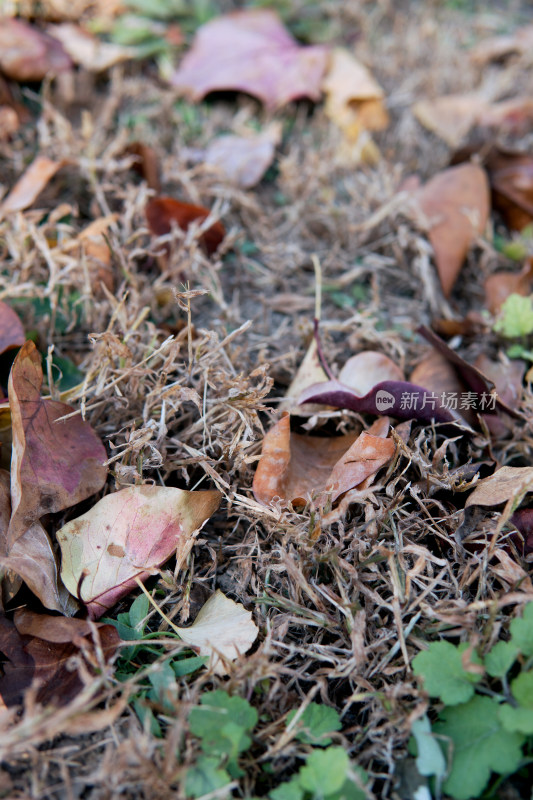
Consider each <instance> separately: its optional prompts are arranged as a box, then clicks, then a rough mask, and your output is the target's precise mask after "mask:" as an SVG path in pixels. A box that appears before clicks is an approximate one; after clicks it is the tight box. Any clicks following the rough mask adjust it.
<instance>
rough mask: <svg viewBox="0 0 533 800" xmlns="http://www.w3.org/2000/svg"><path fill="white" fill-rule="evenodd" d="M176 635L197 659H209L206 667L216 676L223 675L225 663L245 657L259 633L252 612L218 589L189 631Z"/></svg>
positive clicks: (225, 670)
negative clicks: (185, 643) (188, 646)
mask: <svg viewBox="0 0 533 800" xmlns="http://www.w3.org/2000/svg"><path fill="white" fill-rule="evenodd" d="M177 631H178V633H179V635H180V636H181V638H182V639H183V641H184V642H187V644H190V645H191V647H192V648H193V649H194V650H196V651H197V652H198V653H199V655H201V656H208V657H209V658H210V664H209V666H210V668H211V669H213V671H214V672H215V673H216V674H217V675H226V674H227V669H226V666H225V664H224V661H225V660H227V661H235V659H237V658H239V657H240V656H242V655H244V653H246V652H247V651H248V650H249V649H250V647H251V646H252V645H253V643H254V642H255V640H256V639H257V635H258V633H259V630H258V628H257V625H256V624H255V622H254V621H253V620H252V612H251V611H246V609H245V608H244V606H242V605H241V604H240V603H235V602H234V601H233V600H230V598H229V597H226V596H225V595H224V594H223V593H222V592H221V591H220V589H217V591H216V592H215V594H214V595H212V597H210V598H209V600H208V601H207V602H206V603H205V605H204V606H202V608H201V609H200V611H199V612H198V616H197V617H196V619H195V620H194V622H193V624H192V625H191V626H190V627H188V628H177Z"/></svg>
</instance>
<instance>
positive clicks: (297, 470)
mask: <svg viewBox="0 0 533 800" xmlns="http://www.w3.org/2000/svg"><path fill="white" fill-rule="evenodd" d="M388 428H389V424H388V420H379V421H377V422H376V424H375V425H374V426H372V428H371V429H370V431H368V432H366V431H364V432H363V433H361V434H360V435H359V436H356V435H355V434H347V435H345V436H336V437H331V438H325V437H320V436H302V435H300V434H296V433H292V432H291V430H290V416H289V415H288V414H285V415H284V416H283V417H282V418H281V419H280V420H279V421H278V422H277V423H276V425H274V427H273V428H271V430H270V431H268V433H267V434H266V436H265V438H264V440H263V448H262V452H261V458H260V460H259V464H258V465H257V470H256V472H255V476H254V481H253V492H254V496H255V498H256V500H258V501H259V502H260V503H263V504H264V505H269V504H270V503H271V502H272V501H273V500H275V499H276V498H279V499H280V500H281V501H282V502H283V503H289V502H290V503H292V504H293V505H296V506H301V505H305V504H306V503H307V502H308V501H309V500H311V499H313V500H314V501H315V503H316V504H317V505H318V506H322V505H323V504H324V503H325V502H326V500H327V499H328V498H329V499H330V500H331V502H335V501H336V500H337V499H338V498H339V497H340V496H341V495H342V494H344V493H345V492H347V491H348V490H350V489H352V488H353V487H354V486H358V485H359V484H361V483H363V481H365V480H366V479H367V478H369V476H372V475H374V474H375V473H376V472H377V471H378V470H379V469H381V467H383V466H384V465H385V464H387V463H388V462H389V461H390V459H391V458H392V456H393V455H394V451H395V445H394V442H393V441H392V440H391V439H387V438H385V437H386V436H387V432H388Z"/></svg>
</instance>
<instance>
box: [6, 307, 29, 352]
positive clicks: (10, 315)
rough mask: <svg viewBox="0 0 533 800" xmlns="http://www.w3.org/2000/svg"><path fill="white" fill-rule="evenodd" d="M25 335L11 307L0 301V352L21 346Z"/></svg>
mask: <svg viewBox="0 0 533 800" xmlns="http://www.w3.org/2000/svg"><path fill="white" fill-rule="evenodd" d="M25 339H26V336H25V334H24V326H23V324H22V322H21V321H20V319H19V318H18V316H17V314H16V313H15V312H14V311H13V309H12V308H11V307H10V306H8V305H7V303H3V302H2V301H0V353H4V352H5V351H6V350H11V348H13V347H22V345H23V344H24V341H25Z"/></svg>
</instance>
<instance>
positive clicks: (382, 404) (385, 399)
mask: <svg viewBox="0 0 533 800" xmlns="http://www.w3.org/2000/svg"><path fill="white" fill-rule="evenodd" d="M394 403H395V400H394V395H393V394H391V393H390V392H386V391H385V389H380V390H379V392H378V393H377V394H376V408H377V410H378V411H387V409H388V408H390V407H391V406H393V405H394Z"/></svg>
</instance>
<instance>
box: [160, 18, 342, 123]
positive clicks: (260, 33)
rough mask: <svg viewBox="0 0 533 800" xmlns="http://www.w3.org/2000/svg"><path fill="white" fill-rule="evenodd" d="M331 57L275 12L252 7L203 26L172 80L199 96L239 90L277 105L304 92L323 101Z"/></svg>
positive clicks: (189, 94)
mask: <svg viewBox="0 0 533 800" xmlns="http://www.w3.org/2000/svg"><path fill="white" fill-rule="evenodd" d="M327 58H328V54H327V50H326V48H325V47H322V46H319V45H315V46H312V47H302V46H301V45H299V44H298V43H297V42H296V41H295V39H293V38H292V36H291V35H290V33H289V32H288V31H287V30H286V29H285V27H284V26H283V23H282V22H281V20H280V19H279V17H278V15H277V13H276V12H275V11H271V10H269V9H246V10H243V11H235V12H233V13H232V14H226V15H224V16H221V17H217V18H216V19H213V20H211V21H210V22H207V23H206V24H205V25H202V26H201V27H200V28H199V29H198V31H197V32H196V35H195V38H194V41H193V44H192V47H191V49H190V51H189V52H188V53H187V55H186V56H185V57H184V59H183V61H182V62H181V64H180V66H179V68H178V70H177V71H176V72H175V73H174V75H173V76H172V78H171V83H172V85H173V86H175V87H177V88H178V90H179V91H180V92H181V93H182V94H184V95H186V96H187V97H188V98H189V99H190V100H193V101H198V100H201V99H202V97H205V95H206V94H208V93H209V92H214V91H228V90H229V91H239V92H247V93H248V94H251V95H252V96H253V97H257V98H258V99H259V100H261V101H262V102H263V103H264V104H265V106H266V107H267V109H269V110H273V109H277V108H281V106H284V105H285V104H286V103H289V102H290V101H291V100H296V99H298V98H300V97H309V98H310V99H311V100H318V99H319V98H320V83H321V80H322V77H323V74H324V71H325V69H326V65H327Z"/></svg>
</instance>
